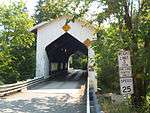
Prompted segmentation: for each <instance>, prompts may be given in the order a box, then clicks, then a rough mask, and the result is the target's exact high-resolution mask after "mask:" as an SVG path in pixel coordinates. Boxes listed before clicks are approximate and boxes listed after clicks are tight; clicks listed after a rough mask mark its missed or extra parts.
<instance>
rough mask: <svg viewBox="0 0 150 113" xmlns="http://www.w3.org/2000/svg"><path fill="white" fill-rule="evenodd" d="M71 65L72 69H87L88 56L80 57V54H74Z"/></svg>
mask: <svg viewBox="0 0 150 113" xmlns="http://www.w3.org/2000/svg"><path fill="white" fill-rule="evenodd" d="M71 59H72V60H71V64H70V67H72V68H74V69H83V70H86V69H87V56H86V55H79V54H73V55H72V56H71Z"/></svg>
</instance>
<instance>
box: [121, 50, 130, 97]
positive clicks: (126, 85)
mask: <svg viewBox="0 0 150 113" xmlns="http://www.w3.org/2000/svg"><path fill="white" fill-rule="evenodd" d="M118 62H119V76H120V90H121V94H123V95H126V94H133V79H132V68H131V59H130V52H129V51H125V50H121V51H119V54H118Z"/></svg>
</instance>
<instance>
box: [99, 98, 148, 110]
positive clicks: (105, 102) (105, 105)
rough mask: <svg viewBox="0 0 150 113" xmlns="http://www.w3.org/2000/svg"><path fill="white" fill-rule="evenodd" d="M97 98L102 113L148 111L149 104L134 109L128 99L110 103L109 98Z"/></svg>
mask: <svg viewBox="0 0 150 113" xmlns="http://www.w3.org/2000/svg"><path fill="white" fill-rule="evenodd" d="M98 99H99V104H100V106H101V109H102V111H104V113H150V106H143V107H142V108H140V109H134V108H133V107H132V105H131V104H129V102H128V101H125V102H122V103H112V102H111V100H110V99H108V98H104V97H102V96H100V97H98Z"/></svg>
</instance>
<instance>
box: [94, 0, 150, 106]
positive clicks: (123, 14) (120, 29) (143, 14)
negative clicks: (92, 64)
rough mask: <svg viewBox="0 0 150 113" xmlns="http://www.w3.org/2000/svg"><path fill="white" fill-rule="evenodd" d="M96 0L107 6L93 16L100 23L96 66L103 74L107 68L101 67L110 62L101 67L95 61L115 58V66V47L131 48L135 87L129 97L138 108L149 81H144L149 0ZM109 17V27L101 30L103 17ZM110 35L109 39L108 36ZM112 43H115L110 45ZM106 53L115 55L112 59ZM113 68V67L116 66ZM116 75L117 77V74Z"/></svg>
mask: <svg viewBox="0 0 150 113" xmlns="http://www.w3.org/2000/svg"><path fill="white" fill-rule="evenodd" d="M99 2H101V3H102V4H103V5H104V6H105V7H106V8H105V9H103V12H100V13H98V14H97V16H96V19H95V22H97V23H98V25H99V26H98V30H97V36H98V40H99V41H97V42H96V43H95V44H94V46H93V47H94V49H95V51H96V53H97V62H96V64H97V66H98V67H97V68H100V70H99V71H100V73H101V76H105V74H104V73H103V72H106V71H107V70H104V69H105V68H103V67H107V66H108V67H110V66H111V65H110V64H106V65H102V66H101V65H99V62H98V61H100V60H101V62H103V63H106V62H111V63H113V62H114V61H115V62H114V63H115V64H114V65H116V66H117V60H115V58H117V51H116V50H119V49H126V50H130V51H131V58H132V69H133V78H134V89H135V93H134V95H133V96H132V97H133V102H134V104H135V106H136V107H139V106H141V105H142V104H143V101H142V100H143V97H144V98H145V97H146V94H147V89H148V88H147V87H148V84H149V83H148V82H147V81H149V80H150V73H149V70H150V65H149V63H150V62H149V60H150V59H149V57H148V56H149V55H150V51H149V50H150V48H149V47H150V40H149V33H150V31H149V27H150V24H149V23H150V18H149V17H150V2H149V1H148V0H138V1H135V0H100V1H99ZM109 18H113V21H111V22H110V23H109V27H108V28H105V29H103V30H101V29H102V23H103V22H104V20H107V21H108V19H109ZM110 29H112V30H111V31H109V33H108V32H107V30H110ZM113 31H115V32H113ZM109 37H111V38H110V39H108V38H109ZM109 42H110V43H109ZM118 42H119V43H118ZM105 43H106V44H105ZM107 43H108V44H107ZM104 44H105V45H104ZM116 44H117V45H116ZM99 45H100V46H99ZM111 45H115V46H112V47H111ZM107 46H108V47H107ZM104 48H106V49H104ZM113 48H115V50H114V49H113ZM103 50H105V51H103ZM98 51H99V52H100V53H99V52H98ZM104 52H105V53H104ZM109 54H111V55H109ZM109 56H111V57H112V56H115V57H114V58H113V59H112V58H111V57H109ZM113 68H114V69H115V66H114V67H113ZM110 74H112V72H111V73H110ZM115 75H117V76H118V73H116V74H115ZM113 77H114V76H113ZM100 78H101V77H100ZM143 89H144V90H143Z"/></svg>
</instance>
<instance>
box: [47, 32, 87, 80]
mask: <svg viewBox="0 0 150 113" xmlns="http://www.w3.org/2000/svg"><path fill="white" fill-rule="evenodd" d="M45 49H46V52H47V56H48V59H49V75H50V76H51V77H52V78H54V79H56V80H62V79H63V80H64V79H67V78H68V77H69V75H77V74H80V72H82V71H81V70H80V71H72V72H71V73H69V71H68V61H69V57H70V56H71V55H73V54H79V55H86V56H88V48H87V47H86V46H85V45H84V44H83V43H82V42H80V41H79V40H77V39H76V38H75V37H74V36H72V35H70V34H69V33H67V32H66V33H64V34H63V35H62V36H60V37H59V38H57V39H56V40H54V41H53V42H52V43H50V44H49V45H48V46H47V47H46V48H45Z"/></svg>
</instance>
